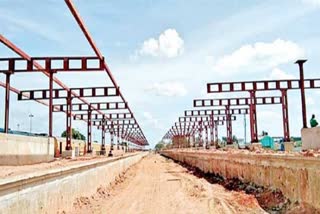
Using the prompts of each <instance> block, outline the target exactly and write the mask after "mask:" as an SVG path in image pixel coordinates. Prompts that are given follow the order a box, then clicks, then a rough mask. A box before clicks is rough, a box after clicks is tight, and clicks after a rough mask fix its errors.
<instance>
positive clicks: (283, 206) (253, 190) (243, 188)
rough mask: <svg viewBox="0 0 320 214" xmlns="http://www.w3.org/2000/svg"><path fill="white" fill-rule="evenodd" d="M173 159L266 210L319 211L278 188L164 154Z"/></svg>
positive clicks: (279, 213) (280, 213)
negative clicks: (203, 168)
mask: <svg viewBox="0 0 320 214" xmlns="http://www.w3.org/2000/svg"><path fill="white" fill-rule="evenodd" d="M164 157H166V158H168V159H171V160H173V161H174V162H175V163H177V164H180V165H181V166H183V167H185V168H186V169H187V170H188V171H189V173H190V174H193V175H194V176H196V177H198V178H204V179H205V180H207V181H208V182H209V183H211V184H219V185H221V186H223V187H224V188H226V189H227V190H230V191H238V192H245V193H246V194H250V195H253V196H254V197H255V198H256V199H257V201H258V203H259V205H260V206H261V208H263V209H264V210H265V211H266V212H268V213H272V214H284V213H289V214H300V213H313V214H318V213H319V214H320V211H319V210H317V209H315V208H313V207H312V206H310V205H307V204H299V203H297V202H295V203H293V202H291V201H290V199H289V198H286V197H285V196H284V195H283V194H282V192H281V191H280V190H279V189H273V188H268V187H263V186H259V185H256V184H254V183H252V182H243V181H241V180H240V179H239V178H232V179H226V178H224V177H223V176H221V175H219V174H215V173H204V172H203V171H201V170H200V169H199V168H197V167H194V166H191V165H189V164H186V163H183V162H180V161H176V160H174V159H172V158H169V157H167V156H164Z"/></svg>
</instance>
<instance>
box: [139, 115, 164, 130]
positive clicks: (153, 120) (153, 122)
mask: <svg viewBox="0 0 320 214" xmlns="http://www.w3.org/2000/svg"><path fill="white" fill-rule="evenodd" d="M143 116H144V119H145V120H144V122H145V123H146V124H147V125H151V126H153V127H154V128H156V129H161V125H160V123H159V120H158V119H156V118H154V117H153V115H152V114H151V113H150V112H143Z"/></svg>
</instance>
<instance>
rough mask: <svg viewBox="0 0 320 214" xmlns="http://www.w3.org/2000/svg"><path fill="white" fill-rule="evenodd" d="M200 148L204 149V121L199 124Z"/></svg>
mask: <svg viewBox="0 0 320 214" xmlns="http://www.w3.org/2000/svg"><path fill="white" fill-rule="evenodd" d="M199 126H200V127H199V146H200V147H203V141H202V131H203V130H202V121H200V122H199Z"/></svg>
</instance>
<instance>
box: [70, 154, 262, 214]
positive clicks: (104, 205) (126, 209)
mask: <svg viewBox="0 0 320 214" xmlns="http://www.w3.org/2000/svg"><path fill="white" fill-rule="evenodd" d="M72 213H83V214H84V213H86V214H87V213H116V214H121V213H126V214H127V213H130V214H135V213H139V214H140V213H152V214H161V213H165V214H170V213H175V214H179V213H181V214H187V213H190V214H191V213H192V214H196V213H201V214H203V213H215V214H218V213H223V214H225V213H265V211H264V210H263V209H262V208H261V207H260V206H259V204H258V202H257V200H256V199H255V197H254V196H252V195H248V194H245V193H244V192H235V191H228V190H226V189H225V188H224V187H222V186H221V185H218V184H210V183H209V182H208V181H207V180H205V179H203V178H198V177H196V176H194V175H192V172H189V171H188V170H187V169H186V168H184V167H182V166H180V165H179V164H176V163H174V162H173V161H172V160H168V159H165V158H164V157H161V156H160V155H155V154H152V155H149V156H147V157H146V158H144V159H143V160H142V161H141V162H140V163H138V164H136V165H134V166H133V167H131V168H130V169H129V170H128V171H127V172H126V173H124V174H123V175H122V176H120V177H119V178H118V179H117V180H116V182H115V183H114V184H112V185H111V186H110V187H108V188H104V187H101V188H99V189H98V190H97V193H96V194H95V195H93V196H85V195H84V196H83V197H81V198H79V199H77V201H76V202H75V203H74V210H73V212H72Z"/></svg>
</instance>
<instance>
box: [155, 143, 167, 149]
mask: <svg viewBox="0 0 320 214" xmlns="http://www.w3.org/2000/svg"><path fill="white" fill-rule="evenodd" d="M164 147H165V145H164V143H163V142H159V143H157V145H156V146H155V147H154V148H155V150H156V151H159V150H161V149H163V148H164Z"/></svg>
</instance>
